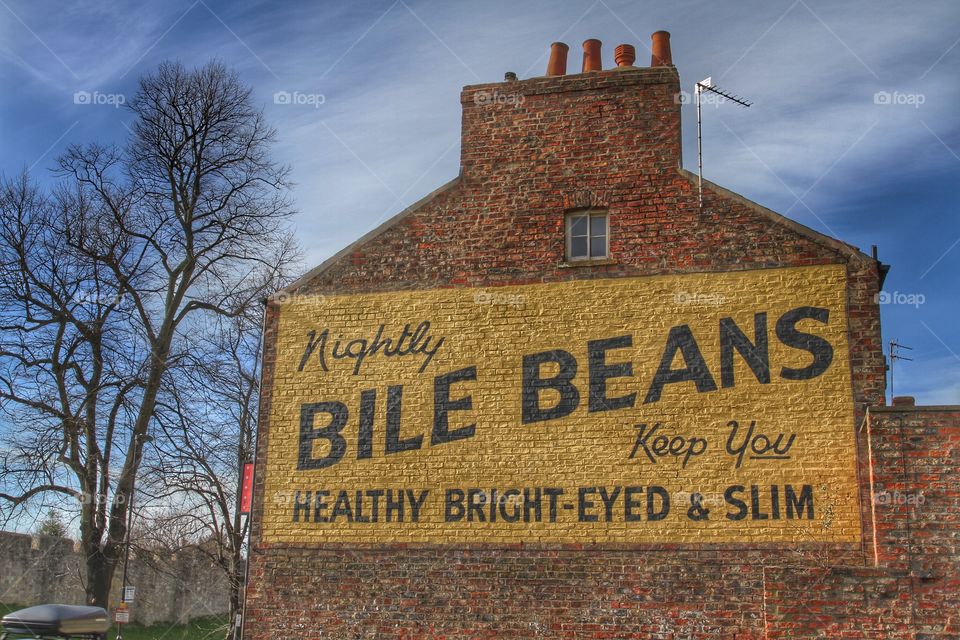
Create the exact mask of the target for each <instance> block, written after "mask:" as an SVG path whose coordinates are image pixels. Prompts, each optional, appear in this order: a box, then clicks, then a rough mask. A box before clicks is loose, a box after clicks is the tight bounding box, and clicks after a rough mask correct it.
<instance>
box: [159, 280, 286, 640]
mask: <svg viewBox="0 0 960 640" xmlns="http://www.w3.org/2000/svg"><path fill="white" fill-rule="evenodd" d="M278 286H279V284H278V283H274V284H272V285H269V286H264V289H265V290H274V289H276V288H277V287H278ZM261 312H262V308H261V307H260V305H257V308H253V307H250V308H248V309H247V313H244V314H240V315H237V316H235V317H232V318H223V319H221V320H220V322H218V323H216V324H215V325H211V326H210V327H208V330H207V332H206V333H205V334H202V335H201V336H199V338H200V340H199V341H200V342H202V343H203V344H202V345H201V344H198V345H197V348H196V349H194V350H192V352H191V353H190V355H189V359H188V361H185V362H183V363H182V366H180V367H179V368H178V370H177V372H176V375H175V376H171V377H170V378H169V379H168V381H167V384H166V385H165V387H164V393H163V394H162V397H161V401H160V402H159V403H158V411H157V429H156V431H155V433H156V434H157V436H156V439H155V442H156V446H157V448H158V450H159V453H160V455H158V456H156V457H155V458H154V459H153V460H152V461H151V462H150V465H151V468H152V469H153V473H150V474H148V476H149V477H150V478H152V482H151V483H150V486H149V487H148V488H145V489H144V491H145V492H147V493H149V494H151V496H152V497H153V498H154V500H155V501H159V502H163V503H167V504H176V505H180V506H179V508H178V509H170V510H167V511H166V512H164V513H162V514H160V518H161V519H162V520H163V522H162V527H161V528H160V529H159V530H161V531H164V532H167V533H169V532H170V531H175V532H177V534H178V538H179V539H181V540H183V541H189V542H190V543H192V546H195V547H196V548H197V549H198V550H199V551H201V552H202V553H205V554H207V555H208V556H210V558H211V559H212V560H213V561H214V562H215V563H216V565H217V566H218V567H220V569H221V570H222V571H223V572H224V575H225V577H226V578H227V581H228V583H229V585H230V593H229V602H230V612H229V613H230V615H229V620H230V622H231V632H230V634H229V635H228V638H230V637H233V633H234V632H235V631H236V629H235V628H234V627H233V625H232V623H233V620H234V619H235V617H236V614H237V613H239V612H240V608H241V603H242V600H241V598H242V593H243V584H244V577H245V576H244V570H245V557H244V556H245V546H244V545H245V540H246V536H247V530H248V527H249V521H248V519H247V518H246V517H244V516H242V514H241V513H240V509H239V500H240V495H239V487H240V483H241V478H240V475H241V472H242V469H243V465H244V464H245V463H247V462H252V460H253V444H254V434H255V431H256V419H257V407H258V404H259V391H260V387H259V383H260V337H261V331H260V330H261V326H262V325H261V322H262V318H261ZM167 537H169V535H167Z"/></svg>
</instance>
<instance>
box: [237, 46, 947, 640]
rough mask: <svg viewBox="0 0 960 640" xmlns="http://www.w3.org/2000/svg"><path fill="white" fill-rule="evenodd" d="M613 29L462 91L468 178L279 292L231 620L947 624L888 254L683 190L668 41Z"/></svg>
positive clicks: (613, 626)
mask: <svg viewBox="0 0 960 640" xmlns="http://www.w3.org/2000/svg"><path fill="white" fill-rule="evenodd" d="M599 48H600V43H599V42H597V41H587V42H586V43H585V44H584V51H585V53H584V67H583V68H584V71H583V72H582V73H572V74H567V73H566V72H565V58H566V50H565V46H563V45H559V44H555V45H554V48H553V53H552V57H551V61H550V65H549V68H548V75H547V76H546V77H540V78H531V79H529V80H516V79H513V78H509V76H508V78H509V79H508V80H507V81H505V82H502V83H494V84H484V85H476V86H469V87H466V88H465V89H464V90H463V92H462V94H461V104H462V106H463V134H462V151H461V172H460V175H459V176H458V177H457V178H455V179H454V180H452V181H451V182H449V183H448V184H446V185H444V186H443V187H441V188H439V189H438V190H436V191H435V192H434V193H432V194H430V195H429V196H427V197H426V198H424V199H423V200H421V201H420V202H418V203H416V204H414V205H413V206H411V207H410V208H408V209H407V210H405V211H403V212H401V213H400V214H398V215H397V216H395V217H394V218H393V219H391V220H390V221H388V222H387V223H386V224H384V225H382V226H381V227H379V228H377V229H376V230H374V231H372V232H371V233H369V234H367V235H366V236H364V237H363V238H361V239H360V240H358V241H357V242H355V243H353V244H352V245H350V246H349V247H347V248H346V249H344V250H343V251H341V252H340V253H338V254H337V255H335V256H333V257H332V258H331V259H330V260H328V261H326V262H325V263H323V264H322V265H320V266H319V267H317V268H316V269H314V270H312V271H310V272H309V273H308V274H306V275H305V276H304V277H303V278H301V279H300V280H299V281H297V282H296V283H295V284H294V285H292V286H291V287H289V288H288V290H286V291H284V292H282V294H281V295H277V296H275V297H274V299H273V300H271V301H270V302H269V303H268V306H267V313H266V329H265V331H266V335H265V342H264V345H265V346H264V349H265V352H264V380H263V394H262V403H261V415H260V425H261V426H260V433H259V441H258V445H257V461H256V481H255V501H254V510H253V531H252V544H251V552H250V553H251V555H250V576H249V586H248V589H247V595H246V612H245V623H244V637H245V638H250V639H253V638H263V639H266V638H315V637H331V638H341V637H343V638H346V637H396V638H420V637H447V638H460V637H483V638H507V637H511V638H527V637H571V638H573V637H596V638H613V637H617V638H620V637H636V638H718V637H719V638H788V637H789V638H794V637H851V638H880V637H890V638H919V637H944V638H946V637H960V636H958V634H960V622H958V620H957V619H956V617H955V613H954V610H955V609H956V608H957V605H958V604H960V597H958V588H957V587H958V583H957V578H956V573H957V558H958V556H957V538H958V533H957V526H956V525H957V513H958V509H957V506H958V504H957V502H958V480H957V478H958V477H960V476H958V469H957V465H958V455H957V446H958V443H960V409H958V408H956V407H954V408H930V407H913V406H897V407H892V408H891V407H884V406H883V405H884V390H885V382H884V381H885V366H884V358H883V354H882V348H881V336H880V313H879V307H878V305H877V294H878V293H879V291H880V287H881V284H882V280H883V275H884V273H885V267H884V266H883V265H881V264H880V263H879V262H878V260H877V259H876V258H875V257H872V256H870V255H867V254H864V253H863V252H861V251H860V250H858V249H857V248H856V247H853V246H850V245H848V244H846V243H844V242H841V241H839V240H836V239H833V238H829V237H826V236H824V235H822V234H820V233H817V232H815V231H813V230H811V229H808V228H806V227H804V226H802V225H800V224H798V223H796V222H793V221H791V220H789V219H787V218H784V217H783V216H780V215H779V214H777V213H775V212H773V211H770V210H768V209H766V208H764V207H762V206H760V205H758V204H756V203H753V202H751V201H749V200H747V199H745V198H743V197H742V196H739V195H737V194H734V193H732V192H730V191H727V190H725V189H723V188H721V187H719V186H717V185H714V184H711V183H708V182H705V183H704V187H703V194H702V195H703V197H702V202H701V199H700V196H699V193H698V183H697V177H696V175H693V174H691V173H690V172H688V171H686V170H684V169H683V168H682V166H681V141H680V104H681V101H680V100H679V99H678V97H679V96H680V95H681V93H680V81H679V76H678V74H677V70H676V68H675V67H674V66H673V65H672V62H671V55H670V50H669V35H668V34H666V33H665V32H658V33H657V34H654V38H653V56H652V58H653V60H652V66H650V67H642V68H641V67H635V66H633V62H634V60H633V53H632V47H628V46H621V47H618V48H617V52H616V58H617V65H618V66H617V67H616V68H613V69H609V70H602V69H600V66H601V65H600V63H599V60H600V58H599V56H600V51H599Z"/></svg>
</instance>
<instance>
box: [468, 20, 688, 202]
mask: <svg viewBox="0 0 960 640" xmlns="http://www.w3.org/2000/svg"><path fill="white" fill-rule="evenodd" d="M652 41H653V45H654V46H653V50H654V51H655V54H656V55H655V58H654V59H655V61H656V64H657V66H652V67H635V66H632V65H633V64H634V59H635V54H634V47H633V46H632V45H629V44H626V45H620V46H618V47H616V49H615V51H616V55H615V56H612V55H611V53H613V52H610V51H608V53H607V56H608V60H607V61H606V68H603V67H602V66H600V65H601V64H602V62H603V61H602V60H601V43H600V41H598V40H594V39H590V40H587V41H586V42H585V43H584V64H583V68H584V69H585V71H582V72H580V73H576V72H575V73H569V72H568V70H567V65H566V59H567V51H568V50H569V47H568V45H566V44H564V43H553V45H551V55H550V61H549V64H548V68H547V69H546V75H544V76H540V77H534V78H529V79H519V80H516V81H510V82H500V83H492V84H481V85H472V86H468V87H465V88H464V89H463V92H462V93H461V96H460V102H461V104H462V106H463V134H462V135H463V137H462V150H461V166H462V173H463V179H464V180H465V182H466V183H467V184H468V185H469V184H478V183H481V182H486V181H490V187H491V188H494V189H511V188H513V189H518V190H521V189H522V190H524V191H525V192H527V193H528V194H529V193H531V192H532V193H533V194H535V193H536V192H537V191H538V190H539V189H554V190H556V189H557V188H558V187H559V188H561V189H564V190H567V191H571V190H588V189H589V190H600V189H604V188H605V185H606V186H609V185H608V184H606V183H608V182H609V176H610V175H611V174H616V175H617V176H618V178H617V179H618V180H621V181H623V182H624V184H627V183H629V184H631V185H632V186H633V188H636V187H637V186H642V185H643V184H645V183H650V182H651V181H652V180H653V179H654V177H655V176H656V175H657V174H661V173H663V172H664V171H667V170H671V171H672V170H674V169H675V168H676V167H678V166H680V163H681V157H680V101H679V100H678V99H677V98H678V96H679V94H680V80H679V75H678V74H677V70H676V68H675V67H674V66H673V65H672V63H671V59H670V53H669V34H667V33H666V32H664V31H658V32H656V33H655V34H654V35H653V37H652ZM609 58H614V60H611V59H609ZM578 67H579V65H578ZM530 197H533V195H531V196H530ZM514 199H516V198H514Z"/></svg>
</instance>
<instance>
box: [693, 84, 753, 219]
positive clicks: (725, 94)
mask: <svg viewBox="0 0 960 640" xmlns="http://www.w3.org/2000/svg"><path fill="white" fill-rule="evenodd" d="M704 91H706V92H708V93H714V94H716V95H718V96H720V97H721V98H725V99H727V100H729V101H730V102H733V103H734V104H738V105H740V106H741V107H749V106H750V105H752V104H753V103H752V102H750V101H749V100H747V99H746V98H741V97H740V96H738V95H734V94H732V93H730V92H729V91H724V90H723V89H721V88H720V87H718V86H717V85H715V84H713V78H704V79H703V80H701V81H700V82H698V83H697V84H696V86H695V87H694V90H693V93H694V95H695V96H696V100H697V190H698V192H699V197H700V208H701V209H702V208H703V126H702V118H701V116H700V95H701V94H702V93H703V92H704Z"/></svg>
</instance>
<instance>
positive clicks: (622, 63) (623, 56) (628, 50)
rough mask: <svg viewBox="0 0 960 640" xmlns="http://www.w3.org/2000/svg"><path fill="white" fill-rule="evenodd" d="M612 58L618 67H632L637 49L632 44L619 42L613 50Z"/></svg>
mask: <svg viewBox="0 0 960 640" xmlns="http://www.w3.org/2000/svg"><path fill="white" fill-rule="evenodd" d="M613 59H614V60H616V61H617V66H618V67H632V66H633V63H634V62H635V61H636V59H637V50H636V49H635V48H634V47H633V45H632V44H620V45H617V48H616V49H615V50H614V53H613Z"/></svg>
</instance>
